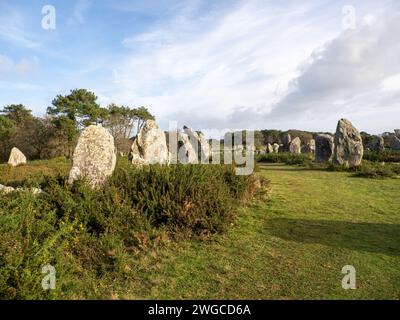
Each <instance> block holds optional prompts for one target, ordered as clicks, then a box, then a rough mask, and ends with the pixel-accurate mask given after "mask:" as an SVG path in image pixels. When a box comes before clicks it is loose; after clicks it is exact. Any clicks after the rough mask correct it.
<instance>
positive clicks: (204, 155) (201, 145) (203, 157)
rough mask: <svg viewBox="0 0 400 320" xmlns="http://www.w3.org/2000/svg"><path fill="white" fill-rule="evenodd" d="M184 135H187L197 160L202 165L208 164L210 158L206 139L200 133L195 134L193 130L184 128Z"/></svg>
mask: <svg viewBox="0 0 400 320" xmlns="http://www.w3.org/2000/svg"><path fill="white" fill-rule="evenodd" d="M184 132H185V134H187V135H188V137H189V139H190V143H191V144H192V147H193V149H194V150H195V151H196V150H197V153H198V159H199V161H201V162H202V163H208V162H209V158H210V156H211V148H210V144H209V143H208V141H207V139H206V138H205V137H204V134H203V133H202V132H196V131H195V130H193V129H190V128H188V127H186V126H185V127H184Z"/></svg>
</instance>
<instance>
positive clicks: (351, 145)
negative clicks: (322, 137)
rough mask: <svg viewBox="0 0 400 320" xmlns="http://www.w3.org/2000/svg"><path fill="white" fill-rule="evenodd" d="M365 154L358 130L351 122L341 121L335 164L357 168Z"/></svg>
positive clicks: (338, 130) (337, 137) (337, 134)
mask: <svg viewBox="0 0 400 320" xmlns="http://www.w3.org/2000/svg"><path fill="white" fill-rule="evenodd" d="M363 154H364V147H363V143H362V138H361V135H360V133H359V132H358V130H357V129H356V128H355V127H354V126H353V125H352V123H351V122H350V121H349V120H346V119H341V120H339V122H338V125H337V128H336V134H335V148H334V153H333V163H335V164H338V165H342V166H345V167H356V166H359V165H360V164H361V161H362V158H363Z"/></svg>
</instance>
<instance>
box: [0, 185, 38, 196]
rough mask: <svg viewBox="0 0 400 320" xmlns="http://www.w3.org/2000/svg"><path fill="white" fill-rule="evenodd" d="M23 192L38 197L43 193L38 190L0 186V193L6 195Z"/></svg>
mask: <svg viewBox="0 0 400 320" xmlns="http://www.w3.org/2000/svg"><path fill="white" fill-rule="evenodd" d="M24 191H27V192H30V193H32V194H33V195H38V194H41V193H44V191H43V190H42V189H39V188H13V187H7V186H4V185H2V184H0V193H5V194H7V193H11V192H24Z"/></svg>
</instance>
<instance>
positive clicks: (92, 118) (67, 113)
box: [47, 89, 107, 157]
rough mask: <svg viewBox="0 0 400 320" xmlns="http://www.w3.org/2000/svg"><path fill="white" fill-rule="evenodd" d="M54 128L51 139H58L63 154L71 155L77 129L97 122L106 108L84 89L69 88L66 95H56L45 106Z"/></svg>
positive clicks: (102, 117) (77, 132)
mask: <svg viewBox="0 0 400 320" xmlns="http://www.w3.org/2000/svg"><path fill="white" fill-rule="evenodd" d="M47 114H48V116H49V117H50V119H51V121H52V123H53V125H54V126H55V130H54V131H53V133H52V139H53V141H54V139H55V140H57V139H58V140H59V143H60V146H59V147H60V148H61V149H62V150H64V151H63V152H64V155H65V156H67V157H71V156H72V153H73V149H74V146H75V143H76V140H77V137H78V134H79V131H80V130H81V129H82V128H84V127H86V126H88V125H90V124H99V123H102V122H103V121H104V118H105V117H106V116H107V110H106V109H104V108H101V107H100V105H99V104H98V103H97V96H96V95H95V94H94V93H93V92H90V91H88V90H86V89H75V90H71V91H70V94H68V95H65V96H63V95H58V96H57V97H56V98H55V99H54V100H53V101H52V106H50V107H48V108H47Z"/></svg>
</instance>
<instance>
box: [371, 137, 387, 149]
mask: <svg viewBox="0 0 400 320" xmlns="http://www.w3.org/2000/svg"><path fill="white" fill-rule="evenodd" d="M369 149H370V150H372V151H375V152H383V151H385V140H384V139H383V137H379V136H375V137H374V139H373V140H372V142H371V145H370V146H369Z"/></svg>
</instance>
